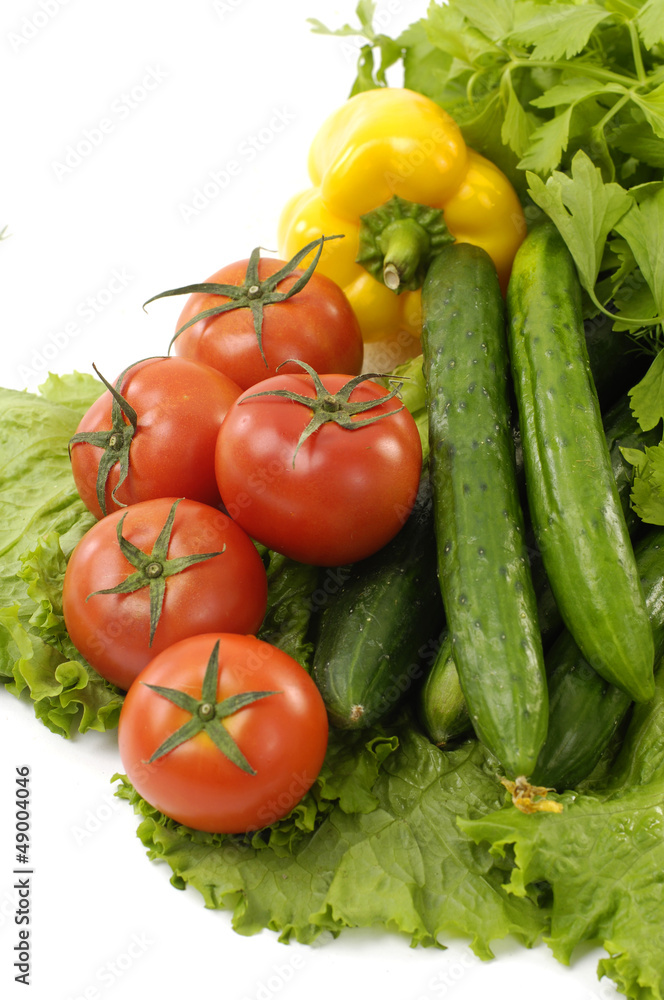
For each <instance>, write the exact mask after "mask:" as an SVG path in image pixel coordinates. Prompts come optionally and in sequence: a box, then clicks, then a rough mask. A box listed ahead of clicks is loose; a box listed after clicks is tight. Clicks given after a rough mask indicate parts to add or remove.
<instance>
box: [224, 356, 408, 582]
mask: <svg viewBox="0 0 664 1000" xmlns="http://www.w3.org/2000/svg"><path fill="white" fill-rule="evenodd" d="M321 381H322V383H323V385H324V386H325V388H326V389H328V390H329V391H330V392H337V391H338V390H339V389H340V388H341V387H342V386H343V385H345V384H346V383H347V382H348V381H349V378H348V376H347V375H336V374H333V375H323V376H321ZM275 389H287V390H290V391H293V392H298V393H301V394H305V395H308V396H312V397H313V396H314V395H315V390H314V387H313V381H312V379H311V377H310V376H309V375H302V374H297V375H278V376H275V377H273V378H271V379H266V380H265V381H264V382H260V383H258V384H257V385H255V386H253V387H252V388H251V389H249V390H248V391H245V392H243V393H242V395H241V396H240V397H239V399H238V400H237V401H236V402H235V403H234V404H233V405H232V406H231V408H230V409H229V411H228V414H227V415H226V419H225V421H224V423H223V425H222V427H221V430H220V432H219V437H218V439H217V446H216V470H217V481H218V484H219V489H220V492H221V495H222V499H223V502H224V505H225V507H226V510H227V511H228V513H229V514H230V515H231V517H233V519H234V520H236V521H237V523H238V524H240V525H241V526H242V527H243V528H244V529H245V531H246V532H247V533H248V534H249V535H250V536H251V537H252V538H255V539H256V540H257V541H259V542H262V543H263V544H265V545H267V546H268V547H269V548H271V549H274V550H275V551H277V552H280V553H282V554H284V555H286V556H288V557H289V558H291V559H295V560H297V561H299V562H304V563H310V564H313V565H320V566H335V565H337V566H338V565H342V564H344V563H349V562H356V561H358V560H359V559H364V558H365V557H366V556H369V555H371V554H373V553H374V552H376V551H377V550H378V549H380V548H382V547H383V545H385V544H387V542H388V541H390V540H391V539H392V538H393V537H394V535H396V533H397V531H398V530H399V529H400V528H401V527H402V526H403V524H404V523H405V521H406V518H407V517H408V514H409V513H410V510H411V509H412V506H413V503H414V501H415V497H416V495H417V489H418V485H419V478H420V472H421V468H422V447H421V443H420V438H419V434H418V431H417V426H416V424H415V421H414V420H413V417H412V416H411V414H410V413H409V412H408V411H407V410H406V409H405V408H401V406H402V404H401V402H400V400H399V399H398V397H395V398H392V399H390V400H387V401H386V402H385V403H381V404H380V405H379V406H377V407H376V408H375V409H371V410H368V411H367V412H366V413H364V414H360V418H365V417H367V416H377V415H378V414H379V413H384V412H388V411H389V412H390V414H391V415H390V416H386V417H383V418H382V419H380V420H377V421H376V422H375V423H372V424H370V425H368V426H365V427H362V428H360V429H357V430H349V429H346V428H343V427H339V426H338V425H337V424H334V423H325V424H323V425H322V426H321V427H319V428H318V430H317V431H315V432H314V433H313V434H312V435H311V436H310V437H308V438H307V440H306V441H304V443H303V444H302V445H301V447H300V448H299V450H298V451H297V455H295V450H296V446H297V443H298V441H299V438H300V435H301V434H302V431H303V430H304V429H305V427H306V426H307V424H308V423H309V420H310V418H311V410H310V409H309V407H307V406H305V405H304V404H301V403H298V402H294V401H291V400H288V399H283V398H279V397H271V396H262V397H260V398H257V399H250V398H249V397H250V396H251V395H253V394H254V393H257V392H264V391H267V390H275ZM387 394H388V390H386V389H384V388H383V386H381V385H379V384H378V383H376V382H372V381H365V382H362V383H360V384H359V385H358V386H357V387H356V388H355V389H354V390H353V392H352V394H351V396H350V399H351V401H354V400H368V399H379V398H380V397H382V396H384V395H387ZM400 408H401V409H400ZM397 410H400V412H398V413H397V412H396V411H397ZM294 455H295V459H294V460H293V458H294Z"/></svg>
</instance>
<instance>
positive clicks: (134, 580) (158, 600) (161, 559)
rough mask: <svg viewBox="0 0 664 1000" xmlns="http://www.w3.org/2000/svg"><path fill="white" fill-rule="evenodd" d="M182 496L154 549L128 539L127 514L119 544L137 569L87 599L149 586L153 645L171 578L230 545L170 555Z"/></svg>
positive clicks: (119, 532)
mask: <svg viewBox="0 0 664 1000" xmlns="http://www.w3.org/2000/svg"><path fill="white" fill-rule="evenodd" d="M182 499H183V498H182V497H180V499H179V500H176V501H175V502H174V503H173V505H172V507H171V509H170V511H169V513H168V517H167V518H166V522H165V524H164V526H163V528H162V529H161V531H160V532H159V535H158V537H157V539H156V541H155V543H154V545H153V546H152V551H151V552H143V550H142V549H139V548H138V547H137V546H136V545H134V543H133V542H130V541H129V539H128V538H125V537H124V535H123V533H122V529H123V526H124V522H125V518H126V517H127V515H126V514H123V516H122V517H121V518H120V520H119V521H118V524H117V527H116V535H117V539H118V545H119V546H120V551H121V552H122V554H123V556H124V557H125V559H127V560H128V562H130V563H131V565H132V566H133V567H134V568H135V572H134V573H131V574H130V575H129V576H128V577H126V578H125V579H124V580H123V581H122V583H119V584H118V585H117V586H116V587H109V588H107V589H106V590H95V591H93V593H91V594H88V596H87V597H86V601H89V600H90V598H91V597H96V596H97V595H99V594H132V593H134V591H136V590H141V589H142V588H143V587H149V588H150V642H149V645H150V646H151V645H152V640H153V639H154V634H155V632H156V631H157V625H158V624H159V619H160V617H161V611H162V607H163V604H164V597H165V594H166V579H167V577H169V576H174V575H175V574H176V573H181V572H182V570H184V569H188V568H189V567H190V566H194V565H195V564H196V563H200V562H203V561H204V560H206V559H212V558H213V557H214V556H220V555H222V554H223V552H224V550H225V548H226V546H224V547H223V548H222V549H221V550H220V551H219V552H192V553H190V555H188V556H177V557H176V558H175V559H169V558H168V546H169V544H170V541H171V535H172V533H173V522H174V521H175V511H176V509H177V506H178V504H179V503H181V502H182Z"/></svg>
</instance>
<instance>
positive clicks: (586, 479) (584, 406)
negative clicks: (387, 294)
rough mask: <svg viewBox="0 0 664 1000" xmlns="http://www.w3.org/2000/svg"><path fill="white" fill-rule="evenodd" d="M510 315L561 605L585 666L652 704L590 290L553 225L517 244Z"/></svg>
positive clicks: (644, 617)
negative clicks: (586, 317) (594, 351)
mask: <svg viewBox="0 0 664 1000" xmlns="http://www.w3.org/2000/svg"><path fill="white" fill-rule="evenodd" d="M507 311H508V340H509V349H510V359H511V367H512V375H513V381H514V387H515V394H516V398H517V405H518V411H519V425H520V429H521V441H522V447H523V458H524V468H525V478H526V490H527V495H528V506H529V511H530V517H531V520H532V524H533V527H534V530H535V535H536V538H537V544H538V547H539V549H540V552H541V553H542V559H543V562H544V567H545V569H546V574H547V576H548V578H549V582H550V584H551V589H552V591H553V593H554V596H555V598H556V603H557V604H558V607H559V609H560V612H561V615H562V617H563V620H564V622H565V624H566V626H567V628H568V629H569V631H570V632H571V633H572V635H573V636H574V638H575V640H576V642H577V644H578V646H579V648H580V649H581V651H582V652H583V655H584V657H585V659H586V660H587V661H588V663H590V664H591V666H593V667H594V669H595V670H596V671H597V672H598V673H599V674H600V675H601V676H602V677H604V679H605V680H608V681H609V682H611V683H612V684H615V685H616V686H617V687H620V688H621V689H622V690H623V691H625V692H626V693H627V694H629V695H630V696H631V697H632V698H634V699H635V700H637V701H644V700H647V699H648V698H651V697H652V695H653V693H654V669H653V668H654V645H653V637H652V630H651V628H650V622H649V620H648V613H647V610H646V606H645V600H644V596H643V591H642V588H641V585H640V582H639V575H638V571H637V567H636V561H635V558H634V551H633V548H632V544H631V541H630V538H629V533H628V531H627V526H626V524H625V518H624V516H623V513H622V509H621V506H620V501H619V499H618V495H617V490H616V484H615V481H614V478H613V474H612V469H611V462H610V459H609V452H608V448H607V443H606V439H605V437H604V433H603V430H602V422H601V416H600V408H599V403H598V400H597V393H596V390H595V387H594V384H593V380H592V376H591V374H590V369H589V362H588V352H587V348H586V343H585V336H584V329H583V322H582V314H581V286H580V283H579V279H578V275H577V273H576V270H575V267H574V262H573V260H572V257H571V255H570V253H569V251H568V250H567V247H566V246H565V243H564V242H563V240H562V237H561V236H560V235H559V233H558V231H557V230H556V229H555V227H553V226H550V225H542V226H539V227H537V228H536V229H534V230H532V231H531V232H530V233H529V234H528V236H527V237H526V239H525V240H524V242H523V243H522V244H521V246H520V247H519V250H518V251H517V254H516V257H515V260H514V266H513V268H512V274H511V278H510V283H509V287H508V291H507Z"/></svg>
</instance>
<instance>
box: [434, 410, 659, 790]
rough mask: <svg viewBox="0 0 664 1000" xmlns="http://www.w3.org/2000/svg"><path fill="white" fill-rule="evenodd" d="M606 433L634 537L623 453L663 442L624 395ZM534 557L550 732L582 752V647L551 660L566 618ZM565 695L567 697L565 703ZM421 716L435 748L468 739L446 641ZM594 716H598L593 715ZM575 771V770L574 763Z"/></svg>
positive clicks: (611, 728) (606, 706)
mask: <svg viewBox="0 0 664 1000" xmlns="http://www.w3.org/2000/svg"><path fill="white" fill-rule="evenodd" d="M604 433H605V437H606V441H607V445H608V448H609V454H610V456H611V466H612V468H613V475H614V478H615V481H616V486H617V488H618V496H619V497H620V503H621V505H622V508H623V512H624V514H625V518H626V521H627V525H628V528H629V531H630V534H637V533H638V532H639V531H640V530H642V524H641V522H640V521H639V519H638V517H637V516H636V515H635V514H634V511H633V510H632V508H631V506H630V500H629V498H630V493H631V484H632V466H631V465H630V464H629V463H628V462H626V461H625V459H624V458H623V456H622V452H621V448H644V447H647V446H648V445H652V444H656V443H657V440H658V439H659V431H658V429H657V428H654V429H653V430H651V431H642V430H641V428H640V427H639V425H638V423H637V421H636V418H635V417H634V415H633V413H632V410H631V406H630V400H629V396H628V395H625V396H623V397H622V399H620V400H618V402H617V403H616V404H615V405H614V406H612V407H611V409H610V410H609V411H608V413H607V414H606V415H605V417H604ZM527 537H528V536H527ZM530 556H531V572H532V577H533V586H534V588H535V593H536V595H537V613H538V618H539V624H540V632H541V633H542V639H543V644H544V650H545V666H546V670H547V674H552V675H555V676H556V677H557V681H556V685H557V690H556V693H555V704H553V705H552V703H551V692H550V697H549V727H550V729H551V731H552V732H553V729H555V728H557V727H559V728H560V729H562V730H563V731H564V730H565V729H569V728H574V727H578V728H579V747H578V749H579V750H582V748H583V745H584V741H585V740H586V735H585V734H586V733H587V728H588V713H587V711H586V709H585V703H584V698H585V696H586V689H587V684H586V680H585V675H584V673H583V672H577V671H575V663H576V660H577V658H578V655H580V654H578V647H577V646H576V644H575V643H573V640H571V643H572V644H573V646H572V645H571V644H567V643H566V645H567V649H568V651H569V652H570V653H571V655H570V656H569V657H568V658H567V659H566V660H565V658H564V657H562V656H561V651H562V649H563V646H562V645H561V646H560V647H559V649H558V651H557V652H556V653H555V654H554V655H550V654H549V652H548V650H549V647H550V646H551V644H552V643H553V640H554V639H556V638H557V636H558V635H559V634H560V632H561V630H562V627H563V626H562V618H561V617H560V612H559V611H558V606H557V604H556V603H555V599H554V597H553V594H552V592H551V588H550V586H549V584H548V581H547V579H546V577H545V574H544V573H543V572H542V565H541V558H540V555H539V552H537V551H531V553H530ZM638 565H639V571H640V573H641V577H642V584H643V582H644V580H643V569H642V566H641V559H639V561H638ZM663 572H664V568H663ZM646 579H647V578H646ZM649 588H650V584H648V592H649ZM646 597H647V594H646ZM651 601H652V598H650V597H647V602H648V607H649V612H650V615H651V619H652V617H653V610H652V607H651ZM663 614H664V612H663ZM563 660H564V661H565V662H566V663H567V672H568V673H569V674H570V677H569V680H568V681H567V682H566V684H565V685H564V687H563V682H562V677H563V670H564V668H563V666H562V662H563ZM610 689H611V686H610V685H607V683H606V682H605V681H602V680H601V679H600V678H599V677H597V680H596V683H595V690H596V691H599V690H610ZM613 690H615V689H613ZM563 694H564V696H565V697H563ZM626 697H627V696H626V695H624V693H623V692H621V697H620V698H618V699H617V700H616V699H615V698H614V696H613V694H609V696H608V699H607V701H606V702H604V703H602V705H601V708H600V715H599V718H598V720H597V728H598V730H599V731H598V733H597V735H596V736H593V735H592V734H590V735H588V737H587V739H588V749H589V752H588V755H587V761H586V763H585V764H584V763H583V762H580V763H579V765H578V767H579V768H580V771H579V773H580V772H581V771H585V773H589V770H590V768H591V767H592V766H593V762H594V761H595V759H596V753H595V750H592V752H590V747H591V746H592V747H601V746H602V744H603V743H604V742H605V741H606V739H607V738H610V735H611V734H612V733H613V732H615V731H616V730H617V728H618V725H619V723H620V719H621V718H622V714H623V710H622V705H623V702H624V699H625V698H626ZM612 700H613V702H612ZM612 703H613V704H614V706H615V708H616V710H617V714H616V716H615V719H614V721H613V722H612V721H611V711H612ZM628 703H629V699H628ZM554 712H555V714H556V715H557V716H558V715H559V717H560V721H558V720H557V719H554V721H553V723H552V722H551V715H552V714H553V713H554ZM419 715H420V720H421V723H422V725H423V727H424V730H425V732H426V733H427V735H428V736H429V739H431V741H432V742H433V743H436V744H437V745H438V746H445V745H446V744H448V743H450V742H452V741H453V740H455V739H458V738H459V737H460V736H464V735H465V734H466V733H467V732H468V730H469V728H470V717H469V715H468V709H467V707H466V703H465V700H464V698H463V694H462V692H461V686H460V684H459V678H458V674H457V671H456V666H455V664H454V659H453V657H452V649H451V645H450V642H449V639H446V640H445V641H444V642H443V643H442V644H441V647H440V651H439V653H438V655H437V657H436V659H435V660H434V663H433V666H432V668H431V670H430V671H429V673H428V674H427V676H426V679H425V681H424V684H423V685H422V688H421V689H420V697H419ZM590 715H591V716H593V715H594V709H593V710H592V712H591V713H590ZM607 734H608V736H607ZM565 739H566V740H567V746H568V749H569V751H572V752H574V753H576V749H575V748H574V745H573V744H572V743H571V742H570V741H569V739H568V738H567V737H565ZM552 742H553V739H552V738H551V739H549V740H548V745H549V747H550V746H551V744H552ZM545 746H546V744H545ZM547 753H548V750H547ZM543 757H544V750H543V751H542V753H541V754H540V760H542V759H543ZM563 764H564V760H563V758H562V757H561V767H562V765H563ZM586 764H587V766H588V770H586ZM574 766H575V767H577V765H576V763H575V764H574ZM559 773H562V772H559ZM552 776H555V777H556V780H559V779H558V775H557V774H554V772H553V769H552V767H549V777H552ZM545 783H546V782H545Z"/></svg>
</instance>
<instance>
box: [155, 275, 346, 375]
mask: <svg viewBox="0 0 664 1000" xmlns="http://www.w3.org/2000/svg"><path fill="white" fill-rule="evenodd" d="M247 264H248V260H240V261H237V262H236V263H234V264H229V265H227V266H226V267H223V268H222V269H221V270H220V271H217V272H216V274H213V275H212V277H211V278H209V279H208V281H210V282H216V283H219V284H226V285H242V284H244V281H245V275H246V270H247ZM283 266H284V261H282V260H276V259H272V258H261V259H260V261H259V263H258V276H259V278H260V279H261V280H263V279H264V278H266V277H268V276H269V275H271V274H274V273H275V272H276V271H278V270H279V269H280V268H281V267H283ZM302 273H303V272H302V271H301V270H300V269H295V270H294V271H293V272H292V273H291V274H290V275H289V276H288V277H286V278H284V279H283V281H281V282H280V283H279V285H278V286H277V291H279V292H286V291H288V289H289V288H291V287H292V286H293V285H294V284H295V282H296V280H297V279H298V277H299V276H300V275H301V274H302ZM228 301H229V299H228V298H227V297H226V296H224V295H212V294H208V293H200V292H197V293H194V294H193V295H191V296H190V298H189V299H187V302H186V304H185V306H184V309H183V310H182V313H181V315H180V318H179V320H178V323H177V327H176V329H178V330H179V329H180V327H181V326H183V324H184V323H187V322H188V321H189V320H190V319H193V317H194V316H196V315H198V313H200V312H202V311H203V310H205V309H211V308H214V307H215V306H218V305H221V304H222V303H224V302H228ZM262 343H263V351H264V353H265V360H266V361H267V365H266V364H265V361H264V360H263V358H262V357H261V352H260V348H259V344H258V338H257V336H256V331H255V329H254V318H253V314H252V312H251V310H250V309H248V308H240V309H231V310H229V311H228V312H224V313H220V314H219V315H217V316H211V317H209V318H207V319H202V320H199V321H198V322H197V323H194V324H193V326H190V327H189V328H188V329H187V330H184V331H183V332H182V333H181V334H179V336H178V337H177V338H176V340H175V343H174V350H175V353H176V354H177V355H179V356H180V357H187V358H195V359H196V360H197V361H204V362H205V364H208V365H211V366H212V367H213V368H217V369H218V370H219V371H221V372H224V373H225V374H226V375H228V377H229V378H231V379H233V381H234V382H237V384H238V385H239V386H240V387H241V388H242V389H247V388H249V386H251V385H254V384H255V383H256V382H260V381H261V380H262V379H265V378H268V377H269V376H270V375H274V374H275V372H276V369H277V367H278V366H279V365H280V364H281V363H282V362H283V361H288V360H289V359H291V358H298V359H300V360H301V361H306V362H307V363H308V364H310V365H311V366H312V368H315V369H316V371H342V372H346V371H347V372H349V373H350V374H351V375H356V374H357V373H358V372H359V371H360V370H361V368H362V358H363V355H364V343H363V340H362V334H361V332H360V326H359V323H358V321H357V319H356V317H355V313H354V312H353V310H352V308H351V305H350V303H349V302H348V299H347V298H346V296H345V295H344V293H343V291H342V290H341V288H340V287H339V286H338V285H337V284H335V283H334V282H333V281H331V280H330V279H329V278H326V277H325V276H324V275H322V274H317V273H316V272H314V273H313V274H312V276H311V277H310V278H309V280H308V282H307V284H306V285H305V286H304V288H302V289H301V290H300V291H299V292H297V293H296V294H295V295H293V296H292V298H289V299H286V300H284V301H283V302H276V303H273V304H271V305H266V306H265V310H264V313H263V323H262ZM289 370H290V371H297V370H298V369H297V368H296V366H292V365H286V366H284V368H282V369H281V371H282V372H283V371H289Z"/></svg>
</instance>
